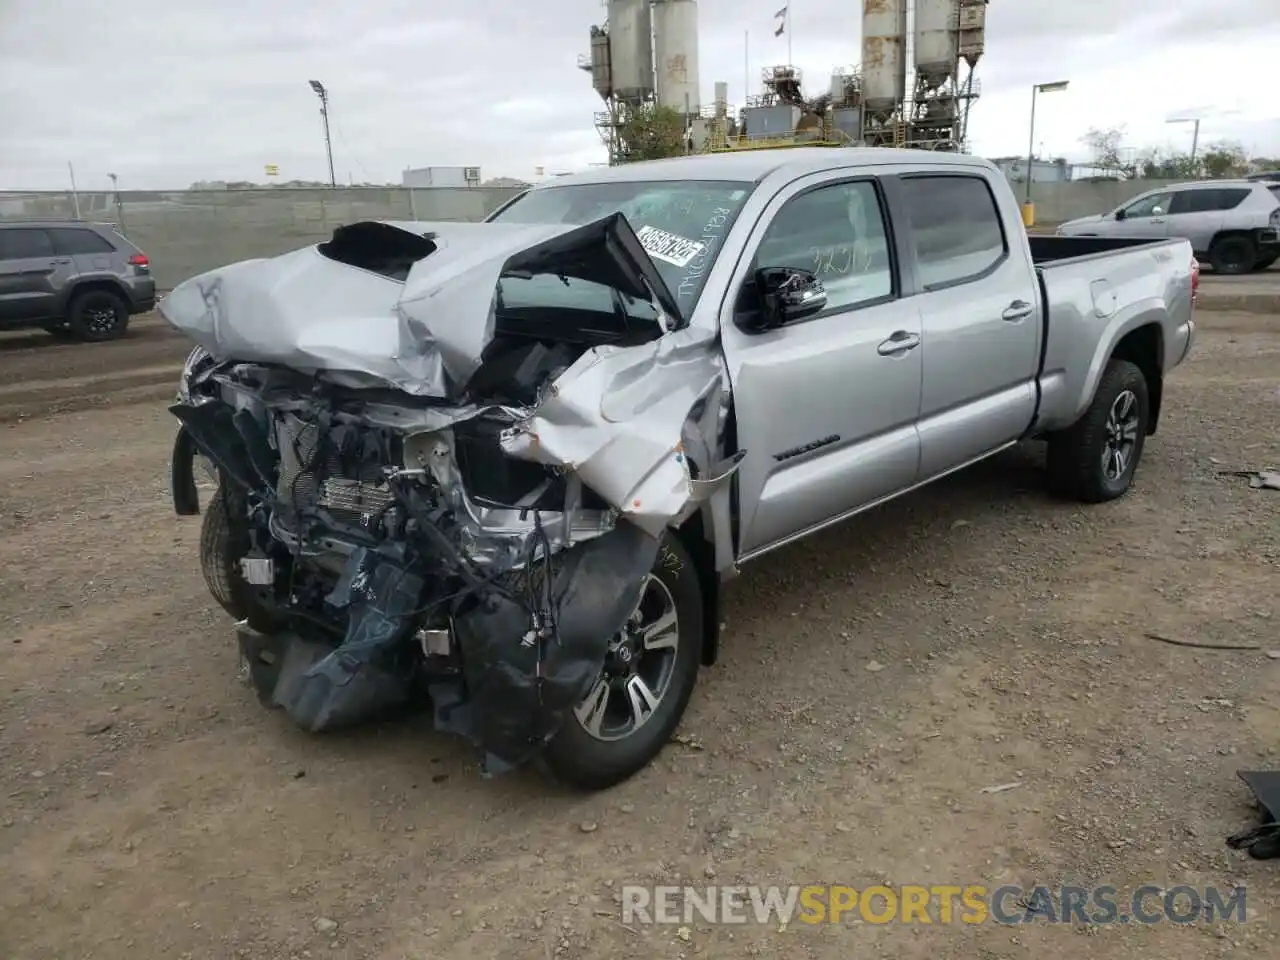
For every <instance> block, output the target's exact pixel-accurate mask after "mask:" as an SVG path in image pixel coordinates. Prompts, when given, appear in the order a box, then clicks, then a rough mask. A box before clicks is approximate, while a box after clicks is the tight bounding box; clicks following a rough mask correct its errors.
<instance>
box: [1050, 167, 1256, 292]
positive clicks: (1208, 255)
mask: <svg viewBox="0 0 1280 960" xmlns="http://www.w3.org/2000/svg"><path fill="white" fill-rule="evenodd" d="M1058 235H1059V236H1064V237H1142V238H1144V239H1148V240H1156V239H1162V238H1170V239H1173V238H1178V239H1186V240H1190V241H1191V248H1192V249H1193V250H1194V251H1195V254H1196V258H1197V259H1198V260H1201V261H1206V262H1208V264H1209V265H1210V266H1211V267H1213V270H1214V272H1215V273H1248V272H1249V271H1250V270H1265V269H1267V268H1268V267H1269V266H1271V265H1272V264H1273V263H1275V262H1276V260H1277V259H1280V183H1271V182H1266V181H1251V180H1205V181H1200V182H1197V183H1179V184H1175V185H1173V186H1167V187H1158V188H1156V189H1154V190H1148V191H1147V192H1146V193H1142V194H1139V195H1138V196H1136V197H1134V198H1133V199H1132V200H1128V201H1126V202H1125V203H1123V204H1122V205H1121V206H1119V207H1117V208H1116V209H1114V210H1112V211H1111V212H1110V213H1103V214H1100V215H1098V216H1094V217H1081V218H1079V219H1078V220H1070V221H1068V222H1066V223H1064V224H1062V226H1060V227H1058Z"/></svg>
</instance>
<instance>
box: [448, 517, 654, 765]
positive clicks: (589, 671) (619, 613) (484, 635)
mask: <svg viewBox="0 0 1280 960" xmlns="http://www.w3.org/2000/svg"><path fill="white" fill-rule="evenodd" d="M658 545H659V541H658V540H657V539H655V538H654V537H651V536H649V535H648V534H646V533H645V532H644V531H643V530H641V529H640V528H639V527H636V526H635V525H633V524H630V523H620V524H619V525H618V527H617V528H616V529H615V530H613V531H612V532H610V533H607V534H605V535H603V536H600V537H597V538H595V539H593V540H589V541H587V542H586V543H583V544H581V545H579V546H576V547H573V548H571V549H569V550H567V551H565V552H563V553H561V554H559V555H557V557H556V558H555V560H554V561H553V564H552V569H553V570H554V571H555V572H554V575H553V581H552V585H551V597H552V606H551V609H552V613H553V618H554V631H552V635H551V636H549V637H546V638H545V639H542V640H541V641H539V640H536V639H527V638H526V636H527V635H528V634H529V633H530V617H529V613H528V611H526V610H525V608H524V607H523V606H522V605H521V604H519V603H518V602H516V601H515V600H512V599H508V598H507V597H505V596H503V595H501V594H500V593H499V592H497V591H493V592H490V593H489V594H488V595H487V596H482V597H481V598H480V599H478V600H477V601H476V602H475V603H474V604H473V605H472V606H471V607H470V609H467V610H466V611H465V612H460V613H458V614H457V615H455V617H454V620H453V628H454V633H455V636H456V638H457V641H458V645H459V647H460V648H461V651H462V659H463V674H464V677H465V679H466V684H467V690H468V693H469V699H470V701H471V709H470V711H469V713H470V716H471V718H472V724H473V725H472V729H471V731H470V736H471V737H472V739H473V740H475V741H476V743H477V744H479V745H480V746H481V747H482V748H483V749H485V750H486V751H487V752H488V753H490V754H492V755H493V756H495V757H496V758H497V759H498V760H500V761H502V762H503V763H506V764H511V765H515V764H518V763H520V762H522V761H523V760H526V759H528V758H529V757H530V756H531V755H533V754H534V753H535V752H537V750H538V749H539V748H540V747H541V746H542V745H543V744H544V743H545V742H546V741H547V740H549V739H550V738H551V737H553V736H554V735H555V734H556V732H557V731H558V730H559V729H560V726H561V724H562V723H563V722H564V719H565V715H566V714H567V712H568V711H569V710H571V709H572V708H573V707H574V706H575V705H576V704H577V703H578V702H579V701H580V700H581V699H582V698H583V697H584V696H586V693H587V690H588V689H590V686H591V683H592V682H593V681H594V680H595V679H596V678H597V677H599V676H600V671H601V670H602V669H603V667H604V659H605V654H606V653H607V651H608V649H609V644H610V642H611V641H612V640H613V638H614V637H615V636H616V635H617V634H618V631H620V630H621V629H622V627H623V625H624V624H625V623H626V620H627V617H628V616H630V615H631V612H632V611H633V610H634V609H635V605H636V601H637V600H638V598H639V592H640V587H641V584H642V583H643V581H644V577H645V575H646V574H648V572H649V571H650V570H651V569H652V568H653V564H654V561H655V560H656V558H657V556H658Z"/></svg>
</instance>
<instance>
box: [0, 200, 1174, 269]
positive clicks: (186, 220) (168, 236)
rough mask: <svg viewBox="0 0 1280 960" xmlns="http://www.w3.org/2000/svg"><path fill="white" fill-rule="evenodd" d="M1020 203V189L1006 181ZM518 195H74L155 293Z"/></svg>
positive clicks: (1095, 205)
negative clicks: (379, 224) (113, 227)
mask: <svg viewBox="0 0 1280 960" xmlns="http://www.w3.org/2000/svg"><path fill="white" fill-rule="evenodd" d="M1165 182H1166V181H1159V180H1136V181H1127V182H1119V181H1117V182H1108V183H1037V184H1033V185H1032V200H1033V202H1034V203H1035V207H1036V222H1037V223H1038V224H1052V223H1061V222H1062V221H1064V220H1070V219H1072V218H1074V217H1081V216H1086V215H1088V214H1094V213H1102V212H1103V211H1106V210H1110V209H1112V208H1113V207H1115V206H1116V205H1118V204H1120V203H1123V202H1124V201H1125V200H1127V199H1129V198H1130V197H1133V196H1135V195H1136V194H1139V193H1142V192H1144V191H1146V190H1149V189H1152V188H1154V187H1158V186H1162V185H1163V184H1164V183H1165ZM1012 186H1013V189H1014V193H1015V195H1016V196H1017V198H1018V200H1019V201H1021V200H1022V198H1023V195H1024V188H1023V186H1022V185H1021V184H1013V185H1012ZM518 192H519V191H518V190H517V189H512V188H499V187H479V188H476V189H471V190H467V189H452V188H436V189H419V190H410V189H407V188H403V187H343V188H339V189H337V190H333V189H314V190H312V189H305V190H291V189H283V188H279V189H274V190H272V189H263V190H195V191H174V192H153V191H131V192H124V193H121V195H120V199H121V210H120V211H119V213H117V210H116V207H115V201H114V197H113V195H112V194H110V193H81V194H79V197H78V202H79V215H80V216H81V217H83V218H85V219H92V220H105V221H108V222H112V223H117V222H119V221H120V220H121V219H123V221H124V229H125V232H126V233H127V234H128V235H129V237H130V239H132V240H133V241H134V242H135V243H137V244H138V246H140V247H141V248H142V249H143V250H145V251H146V252H147V255H148V256H149V257H150V258H151V260H152V264H153V268H152V269H153V270H154V271H155V275H156V281H157V283H158V284H159V285H160V287H161V289H171V288H172V287H173V286H174V285H175V284H177V283H180V282H181V281H183V280H185V279H186V278H188V277H190V276H193V275H195V274H197V273H202V272H203V271H205V270H212V269H213V268H215V267H220V266H222V265H224V264H227V263H232V262H234V261H236V260H245V259H248V258H250V257H269V256H275V255H276V254H280V253H285V252H286V251H289V250H295V249H297V248H298V247H302V246H305V245H307V244H309V243H316V242H318V241H320V240H325V239H327V238H328V237H329V236H330V234H332V232H333V229H334V227H337V226H339V225H341V224H343V223H351V222H353V221H355V220H481V219H483V218H484V217H485V216H486V215H487V214H489V213H490V212H492V211H493V210H494V209H496V208H497V207H498V206H499V205H500V204H502V203H503V202H504V201H506V200H507V199H509V198H510V197H513V196H515V195H516V194H517V193H518ZM76 209H77V207H76V202H75V201H74V200H73V198H72V196H71V194H70V193H67V192H49V193H0V220H15V219H35V218H51V219H53V218H58V219H62V218H70V217H74V216H75V215H76Z"/></svg>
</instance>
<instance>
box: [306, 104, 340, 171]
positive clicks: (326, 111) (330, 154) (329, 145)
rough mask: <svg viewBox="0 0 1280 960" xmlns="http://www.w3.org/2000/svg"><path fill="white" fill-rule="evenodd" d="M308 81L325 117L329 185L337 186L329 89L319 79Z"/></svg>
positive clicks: (321, 114) (325, 146) (321, 113)
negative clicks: (331, 137)
mask: <svg viewBox="0 0 1280 960" xmlns="http://www.w3.org/2000/svg"><path fill="white" fill-rule="evenodd" d="M307 82H308V83H310V84H311V89H312V90H314V91H315V92H316V96H317V97H319V98H320V116H322V117H323V118H324V149H325V153H326V154H328V157H329V186H331V187H334V188H336V187H337V186H338V179H337V177H335V176H334V175H333V141H332V140H330V139H329V91H328V90H326V89H325V88H324V84H323V83H321V82H320V81H319V80H309V81H307Z"/></svg>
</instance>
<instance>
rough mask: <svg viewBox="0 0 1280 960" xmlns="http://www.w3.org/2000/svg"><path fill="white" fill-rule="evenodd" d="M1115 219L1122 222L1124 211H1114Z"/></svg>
mask: <svg viewBox="0 0 1280 960" xmlns="http://www.w3.org/2000/svg"><path fill="white" fill-rule="evenodd" d="M1116 219H1117V220H1123V219H1124V211H1123V210H1117V211H1116Z"/></svg>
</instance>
